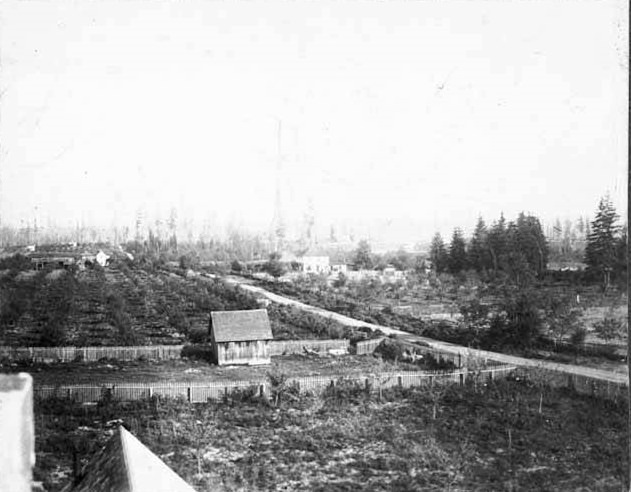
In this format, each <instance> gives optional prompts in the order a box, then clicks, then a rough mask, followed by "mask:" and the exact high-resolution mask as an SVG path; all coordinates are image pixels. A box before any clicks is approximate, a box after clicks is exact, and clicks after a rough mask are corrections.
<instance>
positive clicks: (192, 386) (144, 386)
mask: <svg viewBox="0 0 631 492" xmlns="http://www.w3.org/2000/svg"><path fill="white" fill-rule="evenodd" d="M514 370H515V367H514V366H501V367H493V368H490V369H483V370H480V371H476V372H472V371H467V370H457V371H423V372H414V371H404V372H382V373H375V374H364V375H362V376H346V375H342V374H336V375H328V376H303V377H293V378H289V379H288V380H287V383H288V384H295V385H296V386H297V387H298V389H299V390H300V391H301V392H307V391H311V392H314V393H317V392H320V391H323V390H324V389H325V388H327V387H328V386H335V385H337V384H339V383H340V381H353V382H355V383H358V384H361V385H362V386H364V387H365V388H366V390H367V391H378V390H379V389H380V388H381V389H386V388H392V387H395V386H398V387H401V388H410V387H414V386H423V385H430V386H431V385H434V384H441V383H443V384H444V383H459V384H464V383H465V381H466V380H467V378H468V377H478V378H483V379H486V380H492V379H496V378H502V377H505V376H506V375H508V374H510V373H511V372H513V371H514ZM239 389H240V390H251V391H254V392H256V393H257V394H259V395H261V396H266V395H269V394H270V383H269V381H268V380H265V379H261V380H251V381H231V382H209V381H195V382H167V381H165V382H154V383H102V384H77V385H59V386H52V385H41V386H40V385H36V386H35V387H34V396H35V397H36V398H37V399H46V398H51V397H56V398H68V399H72V400H74V401H77V402H80V403H96V402H98V401H100V400H101V399H103V398H110V397H111V398H114V399H116V400H121V401H132V400H142V399H147V398H151V397H153V396H158V395H159V396H165V397H172V398H183V399H185V400H186V401H188V402H191V403H204V402H206V401H208V400H209V399H215V400H216V399H220V398H224V397H229V396H230V394H231V393H233V392H234V391H235V390H239Z"/></svg>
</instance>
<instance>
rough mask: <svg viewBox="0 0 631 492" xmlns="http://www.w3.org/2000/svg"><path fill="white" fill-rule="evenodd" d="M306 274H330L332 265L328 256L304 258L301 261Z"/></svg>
mask: <svg viewBox="0 0 631 492" xmlns="http://www.w3.org/2000/svg"><path fill="white" fill-rule="evenodd" d="M300 262H301V263H302V271H303V272H304V273H318V274H319V273H329V272H330V271H331V265H330V262H329V257H328V256H303V257H302V259H301V261H300Z"/></svg>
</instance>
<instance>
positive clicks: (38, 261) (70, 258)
mask: <svg viewBox="0 0 631 492" xmlns="http://www.w3.org/2000/svg"><path fill="white" fill-rule="evenodd" d="M30 258H31V264H32V265H33V268H34V269H35V270H43V269H44V268H46V267H52V268H68V267H70V266H72V265H74V264H75V263H76V260H77V259H76V258H75V256H74V255H68V254H63V253H48V254H41V255H37V256H31V257H30Z"/></svg>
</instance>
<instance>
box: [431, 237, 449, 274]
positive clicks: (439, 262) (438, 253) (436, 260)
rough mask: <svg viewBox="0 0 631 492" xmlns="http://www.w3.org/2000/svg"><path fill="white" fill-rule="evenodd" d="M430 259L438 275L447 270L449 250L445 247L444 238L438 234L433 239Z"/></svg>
mask: <svg viewBox="0 0 631 492" xmlns="http://www.w3.org/2000/svg"><path fill="white" fill-rule="evenodd" d="M429 259H430V260H431V262H432V265H433V268H434V271H435V272H436V273H442V272H444V271H445V270H446V269H447V261H448V254H447V248H446V247H445V243H444V241H443V238H442V237H441V235H440V233H438V232H437V233H436V234H435V235H434V238H433V239H432V244H431V246H430V249H429Z"/></svg>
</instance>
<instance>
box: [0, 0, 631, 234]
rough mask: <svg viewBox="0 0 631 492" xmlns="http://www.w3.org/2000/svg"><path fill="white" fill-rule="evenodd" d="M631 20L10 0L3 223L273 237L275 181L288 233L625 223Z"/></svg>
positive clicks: (2, 50)
mask: <svg viewBox="0 0 631 492" xmlns="http://www.w3.org/2000/svg"><path fill="white" fill-rule="evenodd" d="M628 30H629V26H628V5H627V2H625V1H618V0H570V1H564V2H550V1H544V0H532V1H525V0H519V1H517V0H509V1H496V0H485V1H482V0H473V1H466V2H465V1H455V0H444V1H440V2H438V1H430V0H428V1H397V0H392V1H388V2H380V1H362V0H355V1H349V0H341V1H339V0H338V1H319V2H310V1H304V2H289V1H276V0H262V1H258V2H251V1H239V0H236V1H223V0H215V1H196V0H188V1H185V2H182V1H166V0H162V1H160V0H156V1H134V0H131V1H112V0H100V1H91V2H85V1H68V0H61V1H56V2H50V1H41V0H30V1H16V0H5V1H3V2H2V3H1V4H0V215H1V219H2V222H3V223H4V224H19V223H20V221H22V220H24V221H26V220H32V219H33V217H37V218H38V222H39V223H40V224H43V223H53V222H54V223H56V224H59V225H71V224H74V223H76V222H78V221H83V222H84V223H87V224H95V225H110V224H113V223H117V224H129V225H131V224H132V223H133V220H134V217H135V216H136V213H137V211H138V210H142V211H143V213H144V215H145V217H147V220H152V219H153V218H156V217H161V218H163V219H166V217H167V216H168V214H169V211H170V210H171V208H175V209H177V212H178V217H180V218H181V220H184V218H186V219H187V220H190V221H192V222H193V223H196V224H200V223H202V222H203V221H207V222H210V223H212V224H214V225H216V227H226V226H227V225H229V224H232V225H236V226H240V227H246V228H251V229H252V230H256V229H258V230H267V229H269V227H270V224H271V221H272V217H273V215H274V207H275V197H276V189H277V183H279V184H280V195H281V211H282V215H283V217H284V219H285V220H286V222H287V223H288V224H290V225H291V224H292V223H293V224H295V223H299V222H300V220H301V218H302V217H303V216H304V214H305V213H306V212H307V210H309V209H311V210H313V213H314V215H315V219H316V225H317V226H318V227H321V228H328V227H329V225H330V224H337V223H346V224H349V223H350V224H356V225H357V227H358V228H360V229H361V228H362V227H363V228H364V229H362V230H361V231H362V232H360V234H363V233H366V234H369V235H371V236H374V237H377V238H379V237H384V236H385V237H390V238H391V239H393V240H397V241H401V242H404V241H410V242H411V241H416V240H427V239H429V238H430V237H431V236H432V235H433V233H434V232H435V231H440V232H442V233H443V234H444V235H445V236H448V235H449V234H450V231H451V229H453V227H456V226H460V227H463V228H464V229H465V230H471V229H472V228H473V226H474V225H475V221H476V218H477V217H478V216H479V215H482V216H483V217H485V218H486V219H487V221H488V222H490V221H492V220H494V219H496V218H497V217H498V216H499V214H500V213H501V212H504V214H505V215H506V216H507V217H508V218H512V217H515V216H516V215H517V213H519V212H520V211H522V210H524V211H527V212H531V213H534V214H536V215H538V216H539V217H540V218H541V219H542V220H543V221H544V223H548V222H551V221H552V220H553V219H554V218H556V217H560V218H562V219H563V218H572V219H574V218H577V217H578V216H581V215H583V216H585V215H587V216H593V214H594V212H595V210H596V206H597V203H598V199H599V198H600V197H601V196H602V195H604V194H605V193H607V192H608V193H610V195H611V197H612V199H613V202H614V204H615V205H616V207H617V208H618V210H619V211H620V212H621V213H622V212H623V211H624V210H626V204H627V189H626V182H627V162H628V157H627V156H628V148H627V143H628V137H627V135H628V128H627V124H628V123H627V114H628V90H627V87H628V45H629V42H628ZM279 163H280V164H279ZM278 169H280V170H281V172H280V173H278ZM377 223H378V224H381V225H379V226H374V225H373V226H371V224H377ZM384 224H391V226H392V229H391V230H389V229H388V226H387V225H386V226H384ZM366 231H368V232H366Z"/></svg>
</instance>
